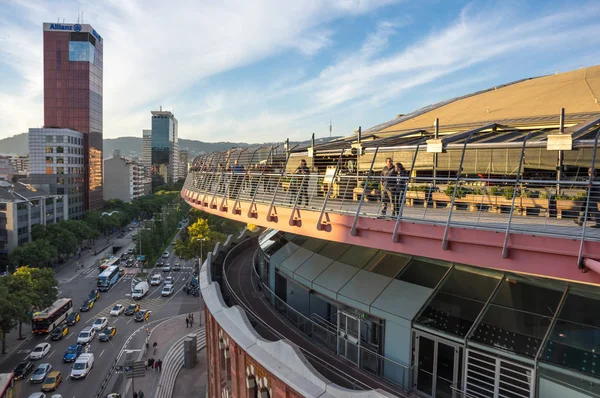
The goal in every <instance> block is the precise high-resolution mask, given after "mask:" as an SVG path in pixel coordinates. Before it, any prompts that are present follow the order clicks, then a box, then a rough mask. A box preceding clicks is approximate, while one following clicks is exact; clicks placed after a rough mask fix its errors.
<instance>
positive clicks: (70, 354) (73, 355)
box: [63, 344, 83, 362]
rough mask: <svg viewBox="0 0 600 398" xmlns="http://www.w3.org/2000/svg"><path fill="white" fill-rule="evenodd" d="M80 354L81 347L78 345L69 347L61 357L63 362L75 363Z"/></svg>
mask: <svg viewBox="0 0 600 398" xmlns="http://www.w3.org/2000/svg"><path fill="white" fill-rule="evenodd" d="M82 352H83V346H81V345H79V344H73V345H70V346H69V347H67V351H65V354H64V355H63V362H75V361H76V360H77V358H78V357H79V355H81V353H82Z"/></svg>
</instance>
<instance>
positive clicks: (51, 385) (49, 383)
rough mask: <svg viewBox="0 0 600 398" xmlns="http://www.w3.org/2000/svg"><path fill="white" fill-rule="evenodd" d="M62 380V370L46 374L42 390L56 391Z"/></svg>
mask: <svg viewBox="0 0 600 398" xmlns="http://www.w3.org/2000/svg"><path fill="white" fill-rule="evenodd" d="M61 382H62V374H61V373H60V372H57V371H55V372H51V373H50V374H49V375H48V376H46V380H44V384H42V391H54V390H56V389H57V388H58V386H60V383H61Z"/></svg>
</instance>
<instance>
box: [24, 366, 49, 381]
mask: <svg viewBox="0 0 600 398" xmlns="http://www.w3.org/2000/svg"><path fill="white" fill-rule="evenodd" d="M51 370H52V365H50V364H49V363H41V364H39V365H38V367H37V368H36V369H35V371H34V372H33V374H32V375H31V378H30V379H29V381H30V382H32V383H41V382H43V381H44V380H45V379H46V376H48V373H50V371H51Z"/></svg>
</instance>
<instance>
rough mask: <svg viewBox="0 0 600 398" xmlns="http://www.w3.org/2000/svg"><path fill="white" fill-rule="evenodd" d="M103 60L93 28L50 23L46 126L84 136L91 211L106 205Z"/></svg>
mask: <svg viewBox="0 0 600 398" xmlns="http://www.w3.org/2000/svg"><path fill="white" fill-rule="evenodd" d="M102 54H103V40H102V37H101V36H100V35H99V34H98V32H96V30H94V28H93V27H92V26H91V25H88V24H61V23H44V126H45V127H47V128H68V129H71V130H75V131H79V132H80V133H82V134H83V148H84V153H83V155H84V164H83V168H84V170H85V174H84V192H83V195H84V208H85V209H98V208H100V207H102V204H103V196H102V166H103V165H102V149H103V147H102V86H103V82H102V79H103V55H102Z"/></svg>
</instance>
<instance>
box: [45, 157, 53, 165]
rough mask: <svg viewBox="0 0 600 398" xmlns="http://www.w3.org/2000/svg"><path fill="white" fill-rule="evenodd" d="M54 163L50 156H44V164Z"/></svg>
mask: <svg viewBox="0 0 600 398" xmlns="http://www.w3.org/2000/svg"><path fill="white" fill-rule="evenodd" d="M52 163H54V159H52V156H46V164H52Z"/></svg>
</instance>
